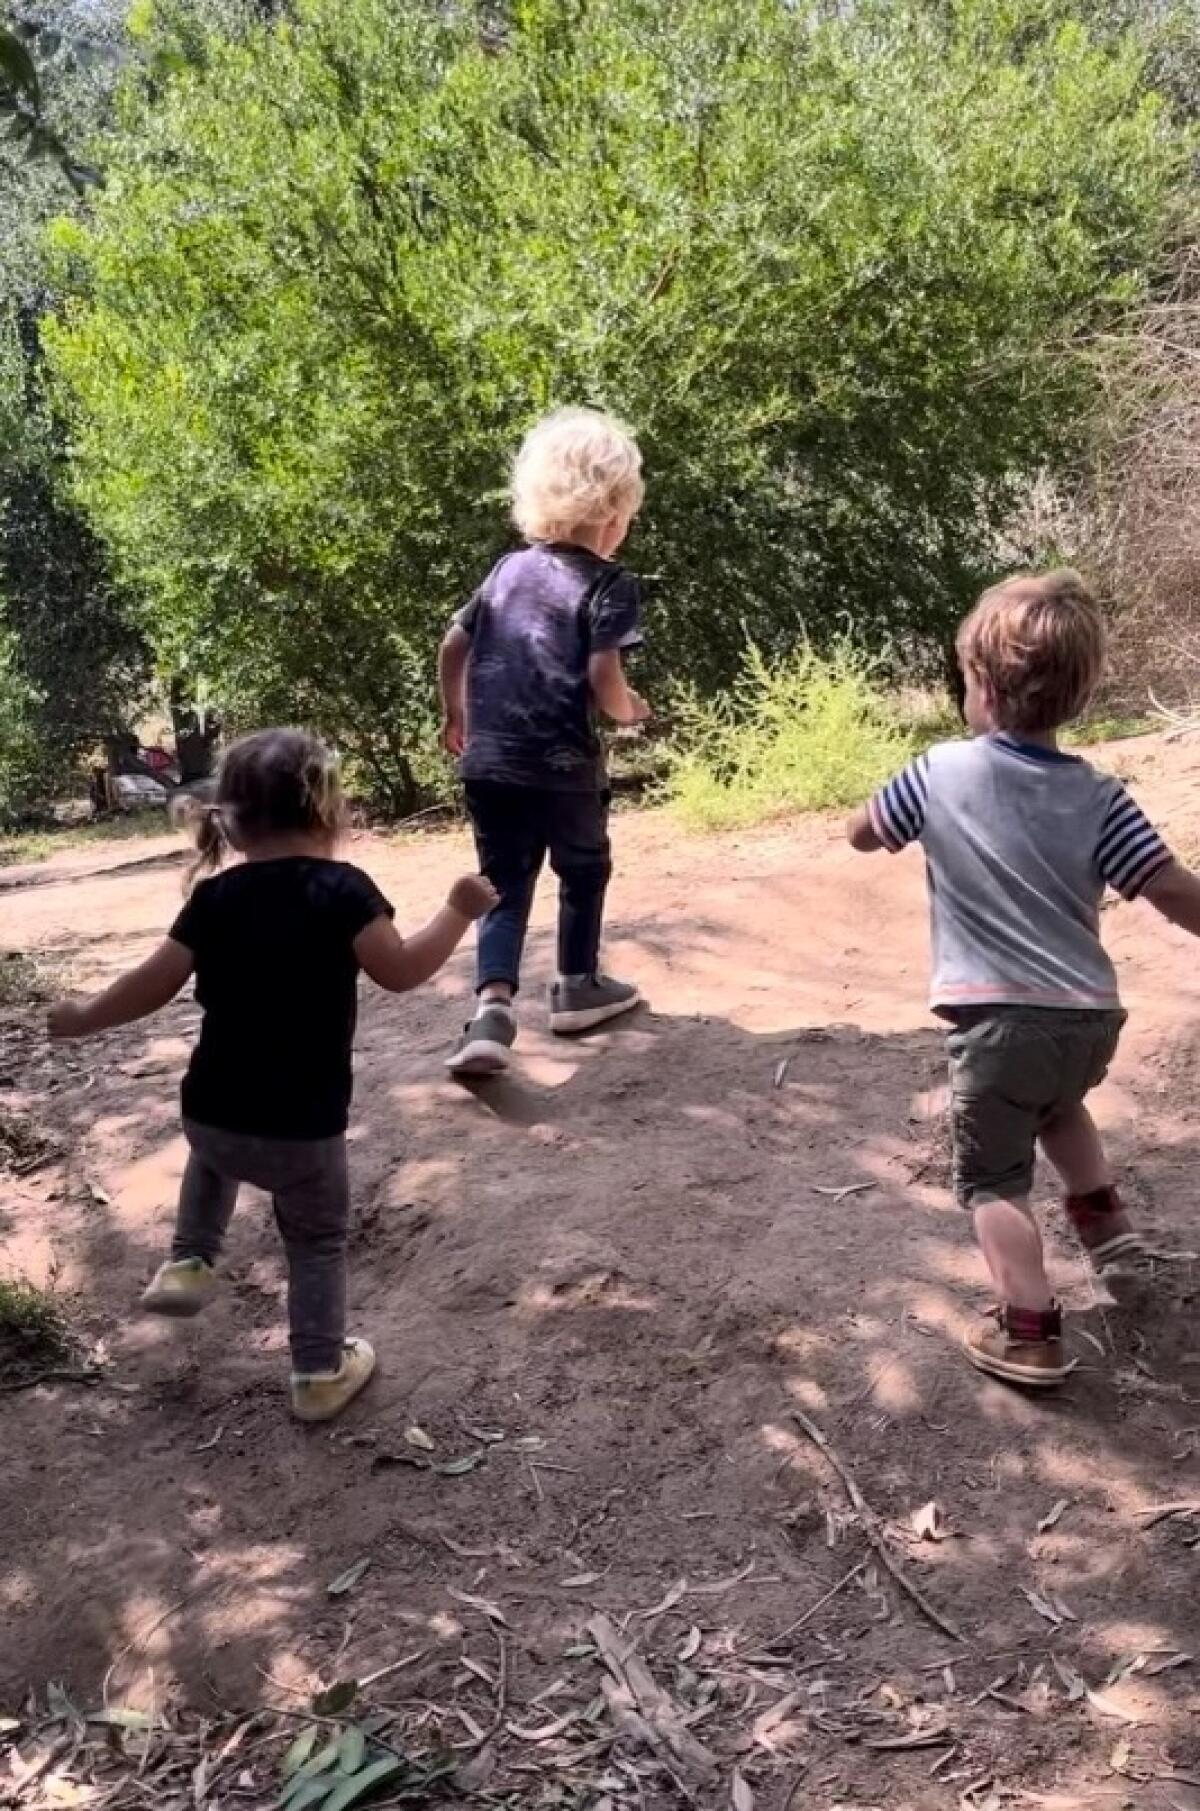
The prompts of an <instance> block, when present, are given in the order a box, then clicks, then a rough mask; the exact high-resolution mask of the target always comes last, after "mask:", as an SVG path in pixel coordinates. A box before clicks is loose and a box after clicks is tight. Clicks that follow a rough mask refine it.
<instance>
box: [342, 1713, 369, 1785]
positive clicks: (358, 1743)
mask: <svg viewBox="0 0 1200 1811" xmlns="http://www.w3.org/2000/svg"><path fill="white" fill-rule="evenodd" d="M366 1758H367V1738H366V1736H365V1735H364V1734H363V1732H362V1730H361V1729H359V1727H358V1725H357V1724H355V1723H352V1724H351V1725H350V1727H349V1729H346V1730H343V1731H342V1740H341V1744H340V1747H339V1749H338V1766H339V1767H340V1768H341V1770H342V1772H343V1773H346V1774H350V1773H357V1772H358V1770H359V1768H360V1767H361V1766H362V1764H363V1762H364V1761H365V1760H366Z"/></svg>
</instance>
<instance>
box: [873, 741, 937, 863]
mask: <svg viewBox="0 0 1200 1811" xmlns="http://www.w3.org/2000/svg"><path fill="white" fill-rule="evenodd" d="M928 803H929V757H928V755H918V756H917V758H916V760H915V761H910V762H909V764H908V766H907V767H904V768H901V770H900V772H899V773H898V774H897V775H896V777H895V779H893V780H889V781H888V783H887V785H886V786H883V787H881V788H880V790H879V791H878V792H877V793H876V794H875V797H874V798H873V799H872V800H871V803H870V804H869V805H868V807H867V810H868V811H869V813H870V816H871V828H872V829H873V830H874V832H875V834H876V836H877V837H878V838H879V840H880V842H881V843H882V844H883V846H884V848H885V849H890V850H891V851H892V853H893V855H895V854H897V853H898V852H899V851H900V850H901V849H903V848H905V847H906V846H907V845H908V844H909V843H915V842H916V841H917V840H918V838H919V837H920V835H921V832H922V831H923V830H924V828H925V807H926V805H927V804H928Z"/></svg>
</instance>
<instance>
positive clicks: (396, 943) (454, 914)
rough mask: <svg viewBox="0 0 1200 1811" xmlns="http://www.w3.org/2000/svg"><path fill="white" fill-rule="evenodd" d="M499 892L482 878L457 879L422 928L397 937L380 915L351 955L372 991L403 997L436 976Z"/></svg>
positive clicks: (494, 901) (357, 938) (359, 940)
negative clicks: (373, 986)
mask: <svg viewBox="0 0 1200 1811" xmlns="http://www.w3.org/2000/svg"><path fill="white" fill-rule="evenodd" d="M498 897H499V896H498V894H497V892H496V889H495V887H494V886H493V885H492V883H491V881H490V880H485V879H484V877H483V875H482V874H467V875H464V876H463V878H462V879H461V880H456V881H455V883H454V885H453V886H452V887H451V889H450V897H449V898H448V899H447V901H446V903H445V905H444V906H443V907H442V908H441V910H440V911H439V912H435V913H434V915H433V917H432V918H431V919H430V920H429V923H428V924H427V925H425V926H424V927H423V929H421V930H419V931H416V932H415V933H414V934H413V936H411V937H407V938H406V937H402V936H401V935H400V933H399V931H398V930H397V929H396V927H395V925H394V924H393V923H392V921H391V919H390V918H388V917H387V916H386V915H385V914H383V913H381V914H380V916H379V917H378V918H373V919H372V920H371V923H370V924H369V925H368V926H367V928H366V930H364V931H360V932H359V934H358V936H357V937H356V938H355V939H354V953H355V955H356V956H357V957H358V960H359V962H360V964H361V965H362V967H363V968H364V969H365V970H366V972H367V974H368V975H370V977H371V979H372V981H374V982H375V984H376V986H377V987H384V988H386V989H387V991H388V993H392V994H406V993H409V992H410V991H411V989H412V988H414V987H420V986H421V985H422V983H423V982H425V981H428V980H429V979H430V977H431V976H433V975H436V974H437V972H438V970H439V968H441V967H442V966H443V965H444V964H445V963H446V962H448V961H449V959H450V957H451V956H452V955H453V954H454V952H455V950H456V949H457V948H458V946H459V944H460V943H461V942H462V940H463V938H464V937H465V936H466V934H467V932H468V931H469V930H470V928H471V926H472V925H473V924H474V922H475V920H476V919H477V918H482V917H483V915H484V913H485V912H490V911H491V909H492V907H493V906H494V905H495V904H496V901H497V898H498Z"/></svg>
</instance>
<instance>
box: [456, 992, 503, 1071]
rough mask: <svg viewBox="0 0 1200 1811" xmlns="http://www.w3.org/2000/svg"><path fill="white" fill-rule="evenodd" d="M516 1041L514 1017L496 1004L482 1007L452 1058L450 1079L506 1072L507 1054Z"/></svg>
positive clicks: (498, 1003) (499, 1002) (500, 1004)
mask: <svg viewBox="0 0 1200 1811" xmlns="http://www.w3.org/2000/svg"><path fill="white" fill-rule="evenodd" d="M516 1041H517V1015H516V1013H515V1012H514V1011H513V1009H512V1007H511V1006H505V1005H503V1004H502V1002H501V1001H499V1000H489V1001H487V1002H486V1004H483V1003H481V1005H480V1007H479V1010H478V1012H477V1013H476V1014H475V1017H474V1018H473V1019H472V1020H471V1023H470V1024H469V1025H468V1026H467V1027H466V1029H465V1031H464V1032H463V1034H462V1036H461V1038H459V1040H458V1043H457V1045H456V1046H455V1049H454V1053H453V1055H452V1056H448V1057H447V1058H446V1067H447V1069H449V1071H450V1073H451V1075H499V1074H500V1072H501V1070H503V1069H507V1068H508V1053H509V1051H510V1050H511V1049H512V1047H513V1045H514V1044H515V1043H516Z"/></svg>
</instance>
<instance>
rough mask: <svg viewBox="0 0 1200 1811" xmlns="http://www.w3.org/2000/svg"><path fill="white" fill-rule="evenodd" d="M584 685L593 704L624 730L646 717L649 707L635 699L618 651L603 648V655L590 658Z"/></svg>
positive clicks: (635, 695) (641, 699)
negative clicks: (590, 694) (593, 700)
mask: <svg viewBox="0 0 1200 1811" xmlns="http://www.w3.org/2000/svg"><path fill="white" fill-rule="evenodd" d="M588 684H589V685H590V686H591V688H592V697H593V698H594V699H595V701H596V704H597V705H598V706H599V708H600V709H601V710H602V711H603V712H604V714H605V716H606V717H611V718H612V720H613V722H614V723H619V724H620V725H622V727H628V726H630V725H632V724H634V723H645V722H646V720H647V718H648V717H649V716H650V706H649V705H648V704H647V703H646V700H645V699H644V698H640V697H639V696H638V694H637V693H636V692H635V691H634V690H633V688H632V686H631V685H630V683H629V681H628V680H627V679H626V677H625V668H624V667H623V666H622V664H621V651H620V649H619V648H606V649H605V650H604V651H603V653H600V654H593V655H592V656H591V658H590V660H589V661H588Z"/></svg>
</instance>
